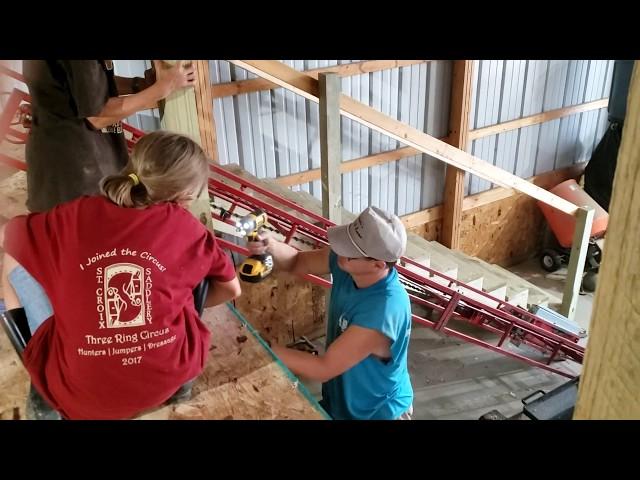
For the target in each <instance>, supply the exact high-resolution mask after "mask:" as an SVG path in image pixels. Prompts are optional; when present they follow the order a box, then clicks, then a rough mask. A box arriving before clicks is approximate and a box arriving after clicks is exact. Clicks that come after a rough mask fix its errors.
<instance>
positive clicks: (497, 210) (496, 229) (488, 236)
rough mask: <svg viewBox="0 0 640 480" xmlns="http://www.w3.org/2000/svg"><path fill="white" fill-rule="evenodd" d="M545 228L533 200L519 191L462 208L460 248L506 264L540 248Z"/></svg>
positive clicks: (529, 254) (531, 253)
mask: <svg viewBox="0 0 640 480" xmlns="http://www.w3.org/2000/svg"><path fill="white" fill-rule="evenodd" d="M544 230H545V220H544V216H543V215H542V212H541V211H540V208H539V207H538V205H537V203H536V200H535V199H533V198H530V197H528V196H526V195H523V194H518V195H514V196H511V197H509V198H505V199H502V200H498V201H496V202H493V203H490V204H488V205H482V206H480V207H476V208H472V209H470V210H467V211H464V212H462V225H461V228H460V249H461V250H462V251H463V252H464V253H466V254H467V255H471V256H473V257H477V258H480V259H482V260H485V261H486V262H489V263H496V264H498V265H501V266H503V267H508V266H510V265H513V264H515V263H518V262H520V261H522V260H525V259H526V258H529V257H531V256H532V255H534V254H535V253H536V252H538V251H539V250H540V248H541V245H542V238H543V235H544Z"/></svg>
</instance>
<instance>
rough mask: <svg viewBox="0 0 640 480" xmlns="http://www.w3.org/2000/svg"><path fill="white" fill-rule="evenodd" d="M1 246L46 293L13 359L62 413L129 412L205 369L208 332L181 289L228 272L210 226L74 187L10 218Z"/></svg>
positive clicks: (170, 209)
mask: <svg viewBox="0 0 640 480" xmlns="http://www.w3.org/2000/svg"><path fill="white" fill-rule="evenodd" d="M4 247H5V250H6V251H7V253H9V254H10V255H12V256H13V257H14V258H15V259H16V260H17V261H18V263H20V264H21V265H22V266H23V267H24V268H25V269H26V270H27V271H28V272H29V273H30V274H31V275H33V276H34V277H35V279H36V280H37V281H38V282H39V283H40V284H41V285H42V287H43V288H44V290H45V292H46V293H47V295H48V297H49V299H50V300H51V304H52V306H53V311H54V312H55V313H54V315H53V316H51V317H50V318H49V319H47V320H46V322H45V323H44V324H43V325H42V326H41V327H40V328H39V329H38V330H37V331H36V333H35V335H34V336H33V338H32V339H31V340H30V341H29V343H28V344H27V348H26V350H25V352H24V361H25V365H26V368H27V370H28V371H29V373H30V375H31V380H32V382H33V384H34V385H35V386H36V388H37V389H38V391H39V392H40V393H42V395H43V397H45V399H46V400H47V401H48V402H49V403H50V404H51V406H52V407H53V408H55V409H56V410H58V411H59V412H60V413H61V414H62V415H63V416H64V417H66V418H74V419H116V418H131V417H133V416H135V415H136V414H137V413H140V412H141V411H143V410H145V409H148V408H151V407H154V406H156V405H160V404H162V403H163V402H164V401H166V400H167V399H168V398H169V397H170V396H172V395H173V394H174V393H175V392H176V390H177V389H178V388H179V387H180V386H181V385H182V384H184V383H185V382H187V381H189V380H191V379H193V378H194V377H196V376H197V375H198V374H199V373H200V372H201V371H202V369H203V368H204V364H205V360H206V358H207V354H208V348H209V338H210V333H209V330H208V329H207V327H206V326H205V325H204V324H203V323H202V322H201V321H200V319H199V317H198V314H197V312H196V310H195V307H194V301H193V293H192V290H193V289H194V288H195V287H196V286H197V285H198V284H199V283H200V281H201V280H202V279H203V278H204V277H211V278H213V279H215V280H218V281H222V282H226V281H230V280H232V279H233V278H234V277H235V269H234V266H233V263H232V262H231V260H230V258H229V257H228V255H226V254H225V253H224V252H223V251H222V249H221V248H220V247H219V246H218V244H217V242H216V240H215V236H214V235H212V234H211V232H209V231H208V230H207V229H206V228H205V227H204V226H203V225H201V224H200V223H199V222H198V221H197V220H196V219H195V218H194V217H193V215H191V214H190V213H189V212H188V211H187V210H185V209H184V208H182V207H180V206H178V205H175V204H171V203H163V204H160V205H154V206H151V207H148V208H145V209H135V208H121V207H118V206H117V205H115V204H113V203H111V202H110V201H109V200H108V199H106V198H105V197H86V196H85V197H81V198H79V199H77V200H73V201H71V202H68V203H65V204H62V205H59V206H57V207H55V208H54V209H52V210H50V211H48V212H44V213H36V214H31V215H28V216H21V217H16V218H14V219H12V220H11V221H10V222H9V223H8V224H7V227H6V232H5V244H4Z"/></svg>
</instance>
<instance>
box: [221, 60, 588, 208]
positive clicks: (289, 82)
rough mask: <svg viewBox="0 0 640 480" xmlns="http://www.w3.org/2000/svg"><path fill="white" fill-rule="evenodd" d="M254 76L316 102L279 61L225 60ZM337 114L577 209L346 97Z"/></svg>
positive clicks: (305, 81) (310, 85)
mask: <svg viewBox="0 0 640 480" xmlns="http://www.w3.org/2000/svg"><path fill="white" fill-rule="evenodd" d="M229 61H230V62H232V63H233V64H234V65H238V66H239V67H241V68H244V69H245V70H248V71H250V72H252V73H254V74H256V75H259V76H261V77H263V78H266V79H267V80H269V81H271V82H274V83H277V84H278V85H280V86H282V87H285V88H286V89H287V90H291V91H293V92H295V93H297V94H299V95H301V96H303V97H304V98H307V99H309V100H312V101H314V102H318V81H317V80H315V79H313V78H312V77H310V76H308V75H305V74H304V73H300V72H298V71H296V70H294V69H293V68H290V67H288V66H286V65H284V64H282V63H280V62H277V61H272V60H229ZM340 113H341V114H342V115H344V116H346V117H347V118H350V119H352V120H355V121H356V122H358V123H361V124H362V125H365V126H367V127H369V128H371V129H373V130H375V131H377V132H381V133H383V134H384V135H387V136H389V137H391V138H394V139H396V140H398V141H399V142H401V143H404V144H405V145H407V146H410V147H413V148H415V149H417V150H419V151H421V152H423V153H426V154H428V155H431V156H432V157H435V158H438V159H440V160H442V161H444V162H446V163H448V164H449V165H453V166H454V167H456V168H460V169H463V170H465V171H467V172H469V173H472V174H474V175H477V176H478V177H480V178H483V179H485V180H488V181H490V182H492V183H495V184H497V185H500V186H503V187H508V188H515V189H516V190H519V191H521V192H522V193H525V194H527V195H529V196H531V197H533V198H535V199H537V200H540V201H541V202H544V203H546V204H548V205H551V206H553V207H554V208H556V209H558V210H560V211H562V212H564V213H567V214H569V215H573V214H575V212H576V210H577V209H578V207H577V206H576V205H574V204H572V203H571V202H568V201H567V200H564V199H563V198H560V197H558V196H557V195H554V194H553V193H551V192H548V191H546V190H544V189H542V188H539V187H537V186H536V185H534V184H532V183H529V182H527V181H526V180H523V179H522V178H520V177H517V176H516V175H513V174H511V173H509V172H507V171H505V170H502V169H501V168H498V167H496V166H495V165H492V164H490V163H488V162H485V161H484V160H482V159H480V158H478V157H474V156H472V155H469V154H468V153H466V152H463V151H462V150H458V149H457V148H455V147H452V146H451V145H447V144H446V143H444V142H443V141H441V140H438V139H437V138H434V137H432V136H431V135H427V134H426V133H424V132H421V131H420V130H418V129H416V128H413V127H411V126H409V125H406V124H404V123H402V122H400V121H398V120H395V119H393V118H391V117H389V116H387V115H385V114H383V113H381V112H378V111H376V110H375V109H373V108H371V107H368V106H367V105H364V104H362V103H360V102H357V101H355V100H353V99H352V98H350V97H347V96H346V95H341V97H340Z"/></svg>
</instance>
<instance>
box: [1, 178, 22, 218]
mask: <svg viewBox="0 0 640 480" xmlns="http://www.w3.org/2000/svg"><path fill="white" fill-rule="evenodd" d="M26 203H27V173H26V172H22V171H16V172H15V173H13V174H12V175H9V176H8V177H6V178H4V179H2V180H0V216H2V217H4V218H6V219H9V218H13V217H15V216H16V215H22V214H25V213H27V207H26Z"/></svg>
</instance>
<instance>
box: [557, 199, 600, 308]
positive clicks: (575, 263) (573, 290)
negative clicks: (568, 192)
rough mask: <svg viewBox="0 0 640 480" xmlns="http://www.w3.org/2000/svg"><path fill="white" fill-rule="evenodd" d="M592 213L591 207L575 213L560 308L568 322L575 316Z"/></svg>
mask: <svg viewBox="0 0 640 480" xmlns="http://www.w3.org/2000/svg"><path fill="white" fill-rule="evenodd" d="M594 213H595V210H594V209H593V208H592V207H581V208H579V209H578V211H577V212H576V229H575V231H574V232H573V242H572V244H571V256H570V257H569V268H568V270H567V280H566V283H565V286H564V294H563V295H562V306H561V307H560V313H561V314H562V315H564V316H565V317H567V318H568V319H569V320H573V319H574V317H575V314H576V305H577V304H578V296H579V295H580V285H581V284H582V274H583V272H584V263H585V260H586V259H587V248H588V247H589V236H590V234H591V226H592V225H593V215H594Z"/></svg>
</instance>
